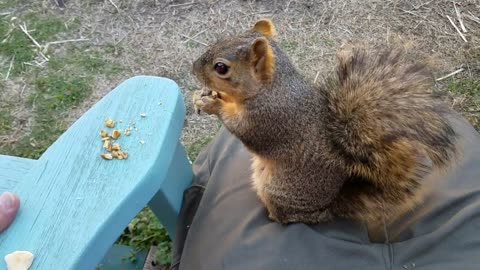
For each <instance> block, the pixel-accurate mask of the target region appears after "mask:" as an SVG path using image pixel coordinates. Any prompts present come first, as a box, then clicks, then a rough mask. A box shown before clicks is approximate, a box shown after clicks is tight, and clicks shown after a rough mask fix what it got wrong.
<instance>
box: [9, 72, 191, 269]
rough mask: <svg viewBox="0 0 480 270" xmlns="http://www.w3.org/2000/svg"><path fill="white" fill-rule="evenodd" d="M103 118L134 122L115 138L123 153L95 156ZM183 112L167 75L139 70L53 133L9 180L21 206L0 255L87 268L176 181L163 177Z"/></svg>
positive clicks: (35, 265)
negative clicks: (23, 254) (17, 253)
mask: <svg viewBox="0 0 480 270" xmlns="http://www.w3.org/2000/svg"><path fill="white" fill-rule="evenodd" d="M141 113H145V114H146V117H144V118H142V117H140V114H141ZM106 117H111V118H112V119H115V120H123V123H118V126H117V127H118V128H124V127H126V125H127V124H128V122H129V121H131V120H133V121H135V122H136V127H137V129H138V130H133V131H132V134H131V135H130V136H129V137H127V136H123V135H122V136H121V137H120V139H119V142H120V143H121V145H122V146H123V149H126V150H127V151H128V153H129V157H128V159H127V160H109V161H106V160H102V159H101V158H100V157H99V153H100V152H101V150H102V143H101V140H100V136H99V130H100V129H101V128H102V127H103V122H104V119H105V118H106ZM184 117H185V106H184V104H183V99H182V96H181V94H180V91H179V89H178V86H177V85H176V84H175V82H173V81H171V80H169V79H164V78H158V77H150V76H139V77H134V78H131V79H129V80H127V81H125V82H123V83H122V84H121V85H119V86H118V87H117V88H116V89H114V90H112V91H111V92H110V93H109V94H108V95H107V96H105V97H104V98H103V99H101V100H100V101H99V102H98V103H97V104H95V105H94V106H93V107H92V108H91V109H90V110H89V111H88V112H86V113H85V114H84V115H83V116H82V117H81V118H80V119H79V120H78V121H77V122H75V123H74V124H73V125H72V126H71V127H70V128H69V129H68V130H67V131H66V132H65V133H64V134H63V135H62V136H60V138H59V139H58V140H57V141H56V142H55V143H54V144H53V145H52V146H51V147H50V148H48V149H47V151H46V152H45V153H44V154H43V155H42V156H41V157H40V159H39V160H38V161H37V163H36V164H35V166H34V167H33V168H32V169H31V170H30V171H29V172H28V173H27V175H26V176H25V177H24V178H23V179H22V180H21V181H20V182H19V183H18V184H17V185H16V186H15V188H14V190H13V191H15V192H16V193H18V194H19V195H20V197H21V198H22V207H21V209H20V211H19V213H18V215H17V218H16V220H15V222H14V223H13V224H12V226H10V228H9V229H8V230H7V231H6V233H3V234H1V235H0V258H3V256H5V255H6V254H7V253H10V252H12V251H14V250H29V251H31V252H32V253H34V254H35V257H36V258H35V260H34V263H33V265H32V268H31V269H32V270H38V269H42V270H54V269H72V270H77V269H78V270H84V269H85V270H87V269H94V268H95V265H96V264H97V263H98V262H100V260H101V259H102V257H103V256H104V255H105V254H106V252H107V250H108V249H109V248H110V246H111V245H112V244H113V242H114V241H115V239H116V238H117V237H118V235H119V234H120V233H121V232H122V230H123V229H124V228H125V226H126V225H127V224H128V222H129V221H130V220H131V219H132V218H133V217H134V216H135V215H136V214H137V213H138V212H139V211H140V210H141V209H142V207H143V206H145V205H146V204H147V202H149V201H150V199H151V198H152V197H153V196H154V195H155V194H156V193H157V191H158V190H159V189H160V187H162V185H164V183H163V182H164V181H166V180H170V181H177V179H167V178H166V176H167V175H169V172H168V170H169V168H170V167H172V164H171V162H172V160H173V158H174V155H175V152H176V150H177V147H178V146H177V145H178V141H179V136H180V131H181V128H182V126H183V121H184ZM140 140H142V141H144V142H145V143H144V144H141V143H139V141H140ZM175 170H177V171H183V170H186V171H189V170H191V168H190V167H189V166H188V167H184V168H181V167H175ZM190 180H191V179H190ZM178 200H181V198H178ZM165 207H166V208H168V207H170V206H169V205H168V204H167V205H165ZM0 269H4V265H2V264H0Z"/></svg>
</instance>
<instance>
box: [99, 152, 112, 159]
mask: <svg viewBox="0 0 480 270" xmlns="http://www.w3.org/2000/svg"><path fill="white" fill-rule="evenodd" d="M100 156H101V157H102V158H103V159H106V160H111V159H112V158H113V157H112V154H110V153H101V154H100Z"/></svg>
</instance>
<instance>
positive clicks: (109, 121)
mask: <svg viewBox="0 0 480 270" xmlns="http://www.w3.org/2000/svg"><path fill="white" fill-rule="evenodd" d="M105 126H106V127H109V128H113V127H115V121H113V120H112V119H110V118H107V119H105Z"/></svg>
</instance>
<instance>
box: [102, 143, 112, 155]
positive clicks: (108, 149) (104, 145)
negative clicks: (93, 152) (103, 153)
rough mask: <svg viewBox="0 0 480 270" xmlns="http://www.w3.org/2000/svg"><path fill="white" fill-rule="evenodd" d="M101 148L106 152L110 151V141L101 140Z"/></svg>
mask: <svg viewBox="0 0 480 270" xmlns="http://www.w3.org/2000/svg"><path fill="white" fill-rule="evenodd" d="M103 148H105V149H107V151H108V152H112V143H111V142H110V141H109V140H107V141H105V142H103Z"/></svg>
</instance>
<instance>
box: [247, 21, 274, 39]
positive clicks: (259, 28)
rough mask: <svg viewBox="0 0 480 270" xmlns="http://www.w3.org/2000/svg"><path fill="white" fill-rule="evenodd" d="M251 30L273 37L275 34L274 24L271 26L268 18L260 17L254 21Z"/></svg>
mask: <svg viewBox="0 0 480 270" xmlns="http://www.w3.org/2000/svg"><path fill="white" fill-rule="evenodd" d="M252 31H253V32H257V33H260V34H262V35H263V36H266V37H273V36H275V34H276V33H275V26H273V23H272V21H271V20H269V19H262V20H259V21H257V22H256V23H255V26H253V29H252Z"/></svg>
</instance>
